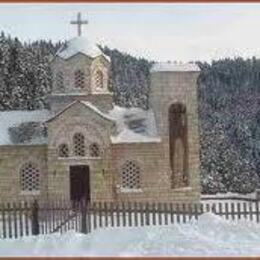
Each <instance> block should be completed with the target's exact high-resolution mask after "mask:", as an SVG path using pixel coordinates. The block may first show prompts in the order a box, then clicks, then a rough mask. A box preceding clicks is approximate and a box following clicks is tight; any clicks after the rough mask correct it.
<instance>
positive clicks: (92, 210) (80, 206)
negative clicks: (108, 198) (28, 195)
mask: <svg viewBox="0 0 260 260" xmlns="http://www.w3.org/2000/svg"><path fill="white" fill-rule="evenodd" d="M206 212H212V213H214V214H216V215H219V216H222V217H224V218H225V219H227V220H233V221H237V220H241V219H246V220H248V221H255V222H256V223H259V222H260V212H259V201H256V200H251V201H246V202H245V201H238V202H236V203H234V202H232V203H229V202H224V201H221V202H219V203H208V202H203V201H202V202H201V203H199V204H173V203H136V202H133V203H132V202H131V203H130V202H129V203H107V202H104V203H88V204H87V203H85V202H84V201H82V202H80V203H77V204H75V203H71V202H68V201H64V200H57V201H52V202H40V203H38V202H37V201H34V202H33V203H27V202H20V203H5V204H1V205H0V238H3V239H7V238H10V239H11V238H19V237H23V236H30V235H40V234H51V233H55V232H60V233H63V232H67V231H68V230H74V231H76V232H81V233H85V234H86V233H90V232H91V231H93V230H95V229H98V228H107V227H110V228H113V227H138V226H149V225H169V224H176V223H177V224H185V223H188V222H189V221H190V220H191V219H195V220H196V219H198V217H199V216H200V215H201V214H203V213H206Z"/></svg>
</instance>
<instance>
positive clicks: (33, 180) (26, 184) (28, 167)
mask: <svg viewBox="0 0 260 260" xmlns="http://www.w3.org/2000/svg"><path fill="white" fill-rule="evenodd" d="M20 185H21V190H22V191H28V192H34V191H40V170H39V168H38V167H37V165H35V164H34V163H31V162H28V163H26V164H24V165H23V166H22V168H21V169H20Z"/></svg>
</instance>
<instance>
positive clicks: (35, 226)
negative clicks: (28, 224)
mask: <svg viewBox="0 0 260 260" xmlns="http://www.w3.org/2000/svg"><path fill="white" fill-rule="evenodd" d="M39 234H40V226H39V205H38V202H37V200H34V202H33V204H32V235H34V236H36V235H39Z"/></svg>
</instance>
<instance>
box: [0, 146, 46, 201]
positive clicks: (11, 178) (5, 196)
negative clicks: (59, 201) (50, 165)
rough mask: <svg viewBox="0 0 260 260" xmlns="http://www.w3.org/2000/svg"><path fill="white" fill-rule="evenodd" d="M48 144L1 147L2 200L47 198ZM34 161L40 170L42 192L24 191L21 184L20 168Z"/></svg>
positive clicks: (0, 197)
mask: <svg viewBox="0 0 260 260" xmlns="http://www.w3.org/2000/svg"><path fill="white" fill-rule="evenodd" d="M46 150H47V149H46V145H34V146H29V145H28V146H1V147H0V178H1V181H0V201H1V202H10V201H17V200H18V201H21V200H25V199H26V200H31V199H33V198H39V197H41V198H45V197H46V192H47V166H46ZM27 162H33V163H34V164H36V165H37V166H38V168H39V170H40V180H41V181H40V192H39V193H37V192H31V193H28V192H23V191H22V190H21V185H20V170H21V167H22V166H23V165H24V164H25V163H27Z"/></svg>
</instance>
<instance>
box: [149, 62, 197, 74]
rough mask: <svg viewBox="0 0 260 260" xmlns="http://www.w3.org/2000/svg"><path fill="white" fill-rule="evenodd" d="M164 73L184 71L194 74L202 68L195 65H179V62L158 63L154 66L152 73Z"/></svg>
mask: <svg viewBox="0 0 260 260" xmlns="http://www.w3.org/2000/svg"><path fill="white" fill-rule="evenodd" d="M159 71H161V72H163V71H177V72H178V71H179V72H181V71H183V72H187V71H190V72H194V71H200V68H199V67H198V65H197V64H195V63H191V62H190V63H177V62H157V63H155V64H154V65H153V67H152V69H151V72H159Z"/></svg>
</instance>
